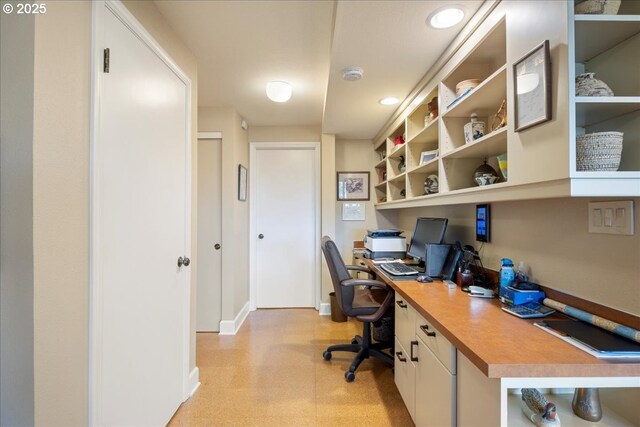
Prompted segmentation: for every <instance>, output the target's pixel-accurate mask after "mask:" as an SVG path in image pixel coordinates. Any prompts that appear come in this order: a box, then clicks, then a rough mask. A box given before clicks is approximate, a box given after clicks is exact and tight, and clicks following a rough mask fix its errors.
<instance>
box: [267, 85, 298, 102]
mask: <svg viewBox="0 0 640 427" xmlns="http://www.w3.org/2000/svg"><path fill="white" fill-rule="evenodd" d="M292 92H293V89H292V88H291V83H288V82H282V81H273V82H269V83H267V97H269V99H270V100H272V101H273V102H287V101H288V100H289V99H291V93H292Z"/></svg>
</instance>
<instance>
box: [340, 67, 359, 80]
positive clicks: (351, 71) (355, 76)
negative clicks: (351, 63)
mask: <svg viewBox="0 0 640 427" xmlns="http://www.w3.org/2000/svg"><path fill="white" fill-rule="evenodd" d="M363 73H364V70H363V69H362V68H360V67H347V68H345V69H344V70H342V78H343V79H345V80H346V81H348V82H355V81H358V80H360V79H361V78H362V74H363Z"/></svg>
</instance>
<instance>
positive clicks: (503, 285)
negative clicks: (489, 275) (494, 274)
mask: <svg viewBox="0 0 640 427" xmlns="http://www.w3.org/2000/svg"><path fill="white" fill-rule="evenodd" d="M501 261H502V267H500V297H501V298H502V297H503V296H504V295H505V291H506V289H507V288H508V287H509V286H511V285H513V282H514V281H515V279H516V272H515V271H514V269H513V261H512V260H510V259H509V258H502V260H501Z"/></svg>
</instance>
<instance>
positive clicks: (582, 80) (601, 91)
mask: <svg viewBox="0 0 640 427" xmlns="http://www.w3.org/2000/svg"><path fill="white" fill-rule="evenodd" d="M595 75H596V73H584V74H579V75H577V76H576V96H613V91H612V90H611V88H610V87H609V86H608V85H607V84H606V83H605V82H603V81H602V80H598V79H596V78H595Z"/></svg>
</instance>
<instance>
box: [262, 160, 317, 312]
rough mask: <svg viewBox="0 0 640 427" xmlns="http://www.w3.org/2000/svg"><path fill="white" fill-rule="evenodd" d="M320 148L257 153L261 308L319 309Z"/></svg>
mask: <svg viewBox="0 0 640 427" xmlns="http://www.w3.org/2000/svg"><path fill="white" fill-rule="evenodd" d="M316 149H317V148H316V147H301V148H278V149H260V148H258V149H256V152H255V156H254V157H255V158H254V162H255V164H254V165H252V170H253V171H254V175H253V178H252V180H253V183H254V184H253V187H252V188H253V189H254V191H255V192H254V193H253V194H252V198H253V199H252V200H253V202H252V209H253V213H252V215H253V218H254V227H253V231H254V236H252V237H251V238H252V239H254V242H255V248H256V251H255V253H256V259H255V277H254V280H255V283H256V286H255V289H256V297H257V298H256V306H257V307H258V308H268V307H314V306H315V297H314V294H315V284H316V280H317V274H318V272H317V262H318V253H319V252H318V251H319V247H318V244H319V243H318V231H317V219H318V213H317V212H318V197H317V195H318V194H317V192H318V190H317V185H316V184H317V179H318V164H317V163H318V162H317V161H316V155H317V152H316Z"/></svg>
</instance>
